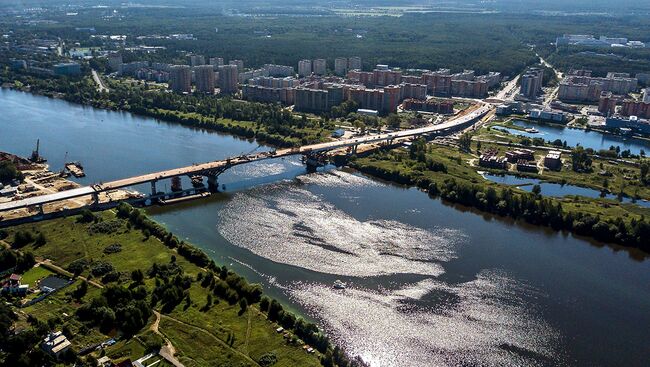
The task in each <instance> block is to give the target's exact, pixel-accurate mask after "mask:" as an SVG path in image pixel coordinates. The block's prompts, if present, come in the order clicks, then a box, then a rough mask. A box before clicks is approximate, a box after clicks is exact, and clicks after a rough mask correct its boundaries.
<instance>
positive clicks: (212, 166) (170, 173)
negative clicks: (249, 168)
mask: <svg viewBox="0 0 650 367" xmlns="http://www.w3.org/2000/svg"><path fill="white" fill-rule="evenodd" d="M492 109H493V106H492V105H490V104H481V106H480V107H479V108H477V109H476V110H474V111H472V112H471V113H468V114H466V115H463V116H460V117H456V118H454V119H451V120H449V121H447V122H444V123H442V124H438V125H433V126H427V127H423V128H418V129H410V130H403V131H399V132H394V133H386V134H376V135H368V136H363V137H358V138H353V139H345V140H336V141H331V142H327V143H318V144H312V145H306V146H302V147H299V148H289V149H280V150H277V151H275V152H274V153H271V152H263V153H256V154H250V155H244V156H238V157H232V158H228V159H224V160H218V161H212V162H206V163H200V164H194V165H191V166H186V167H180V168H175V169H171V170H165V171H160V172H154V173H148V174H144V175H140V176H135V177H129V178H124V179H120V180H115V181H111V182H106V183H102V184H96V185H92V186H85V187H80V188H76V189H72V190H65V191H61V192H57V193H54V194H48V195H41V196H35V197H32V198H28V199H23V200H16V201H11V202H7V203H2V204H0V212H3V211H9V210H15V209H20V208H26V207H32V206H40V205H43V204H47V203H52V202H57V201H61V200H69V199H72V198H76V197H80V196H87V195H92V194H98V193H100V192H104V191H109V190H114V189H119V188H124V187H128V186H134V185H138V184H143V183H147V182H156V181H159V180H163V179H168V178H172V177H178V176H191V175H197V174H198V175H201V174H203V175H209V174H211V172H216V171H219V170H224V169H227V168H229V167H232V166H235V165H240V164H245V163H249V162H254V161H261V160H265V159H271V158H280V157H286V156H290V155H295V154H309V153H318V152H325V151H330V150H334V149H340V148H347V147H355V146H358V145H362V144H373V143H379V142H383V141H393V140H396V139H403V138H409V137H415V136H420V135H427V134H431V133H436V132H441V131H445V130H449V129H454V128H457V127H464V126H465V125H468V124H471V123H474V122H476V121H477V120H478V119H479V118H481V117H482V116H484V115H486V114H487V113H488V112H490V111H491V110H492Z"/></svg>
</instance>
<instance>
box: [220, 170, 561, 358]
mask: <svg viewBox="0 0 650 367" xmlns="http://www.w3.org/2000/svg"><path fill="white" fill-rule="evenodd" d="M298 181H299V182H300V183H301V184H298V185H297V184H295V183H291V182H282V183H278V184H273V185H267V186H263V187H258V188H255V189H252V190H250V191H247V192H241V193H238V194H236V197H235V198H234V199H233V200H230V201H229V203H228V204H227V207H226V208H225V210H223V211H222V212H221V213H220V220H219V231H220V232H221V233H222V235H223V236H224V237H225V238H226V239H228V240H229V241H231V242H232V243H233V244H235V245H237V246H241V247H245V248H247V249H249V250H251V251H252V252H254V253H256V254H258V255H260V256H263V257H265V258H268V259H271V260H273V261H276V262H280V263H284V264H290V265H293V266H298V267H302V268H305V269H309V270H312V271H316V272H320V273H327V274H336V275H341V276H350V277H374V276H379V275H382V276H386V275H395V276H397V275H398V274H418V275H421V276H425V278H426V279H424V280H422V281H419V282H417V283H412V284H401V285H399V286H398V287H397V289H384V288H380V289H367V288H364V287H359V286H355V285H354V284H352V285H351V286H350V287H349V288H348V289H345V290H336V289H333V288H332V287H331V284H322V283H316V282H309V283H305V282H297V283H292V284H284V285H280V286H282V287H283V288H284V287H286V288H285V289H287V291H288V293H289V295H290V296H291V297H292V298H293V299H295V300H296V301H297V302H298V303H300V304H302V305H303V306H304V307H305V308H306V309H308V310H310V312H311V313H312V314H313V316H314V317H315V318H317V319H319V320H320V321H321V323H322V324H323V325H324V327H325V329H326V330H327V331H328V332H329V333H330V335H331V336H332V337H333V338H334V339H335V340H336V341H337V342H338V343H339V344H341V345H343V346H345V348H346V350H348V351H349V352H350V353H351V354H352V355H360V356H361V357H362V358H363V359H364V360H366V361H368V362H370V363H371V365H372V366H436V365H491V366H503V365H513V366H515V365H536V364H539V365H544V364H547V363H548V362H549V361H551V360H555V359H556V354H557V352H556V351H554V350H553V347H552V346H554V345H557V340H556V339H558V338H559V335H558V333H557V332H556V331H555V330H553V329H552V328H551V327H550V326H548V325H547V324H546V323H545V322H544V321H543V320H540V319H538V318H537V317H536V316H535V310H534V309H531V305H530V304H528V303H527V302H526V299H528V298H530V297H543V295H541V294H537V291H536V290H535V289H533V288H531V287H528V286H527V285H525V284H523V283H521V282H519V281H517V280H516V279H513V278H512V277H510V276H508V274H505V273H502V272H498V271H494V270H482V271H481V272H480V273H479V274H476V278H475V279H474V280H473V281H469V282H466V283H460V284H446V283H444V282H441V281H440V280H438V279H437V277H438V276H439V275H441V274H443V273H444V267H443V265H444V264H445V263H446V262H448V261H450V260H452V259H454V258H455V257H456V256H457V252H458V251H457V250H458V249H459V246H462V245H463V243H465V242H466V241H468V238H467V237H466V236H465V235H464V234H463V233H462V232H461V231H458V230H456V229H449V228H436V229H430V230H427V229H422V228H418V227H414V226H411V225H409V224H405V223H401V222H398V221H390V220H367V221H361V220H358V219H356V218H354V217H352V216H350V215H348V214H347V213H345V212H344V211H342V210H340V209H338V208H337V207H336V206H334V205H332V204H331V203H329V202H327V201H326V200H324V199H323V198H322V197H321V196H319V195H317V194H314V193H313V192H311V191H309V188H310V186H312V185H315V186H326V187H340V188H341V189H342V190H347V191H346V193H348V192H349V191H354V190H357V189H362V188H363V187H364V186H366V187H367V186H368V185H381V184H380V183H377V182H375V181H371V180H368V179H366V178H364V177H362V176H358V175H353V174H348V173H344V172H340V171H337V172H333V173H332V172H330V173H323V174H313V175H308V176H301V177H299V178H298ZM351 195H353V194H351ZM352 283H354V282H352ZM395 283H399V282H393V284H395Z"/></svg>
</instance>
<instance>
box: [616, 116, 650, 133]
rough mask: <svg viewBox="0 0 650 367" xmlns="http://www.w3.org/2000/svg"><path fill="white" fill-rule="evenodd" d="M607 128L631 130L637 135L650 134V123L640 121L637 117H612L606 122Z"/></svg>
mask: <svg viewBox="0 0 650 367" xmlns="http://www.w3.org/2000/svg"><path fill="white" fill-rule="evenodd" d="M605 127H606V128H607V129H610V130H616V129H631V130H633V131H635V132H637V133H641V134H650V121H649V120H644V119H640V118H638V117H637V116H630V117H624V116H620V115H614V116H610V117H608V118H607V120H606V121H605Z"/></svg>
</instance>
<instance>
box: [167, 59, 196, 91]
mask: <svg viewBox="0 0 650 367" xmlns="http://www.w3.org/2000/svg"><path fill="white" fill-rule="evenodd" d="M169 89H171V90H173V91H174V92H178V93H191V92H192V69H191V68H190V67H189V66H188V65H173V66H172V67H171V68H170V71H169Z"/></svg>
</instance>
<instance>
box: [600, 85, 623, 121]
mask: <svg viewBox="0 0 650 367" xmlns="http://www.w3.org/2000/svg"><path fill="white" fill-rule="evenodd" d="M617 102H618V99H617V98H615V97H614V94H613V93H612V92H607V91H605V92H601V93H600V98H599V100H598V112H600V113H602V114H603V115H605V116H609V115H613V114H614V113H615V112H616V103H617Z"/></svg>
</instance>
